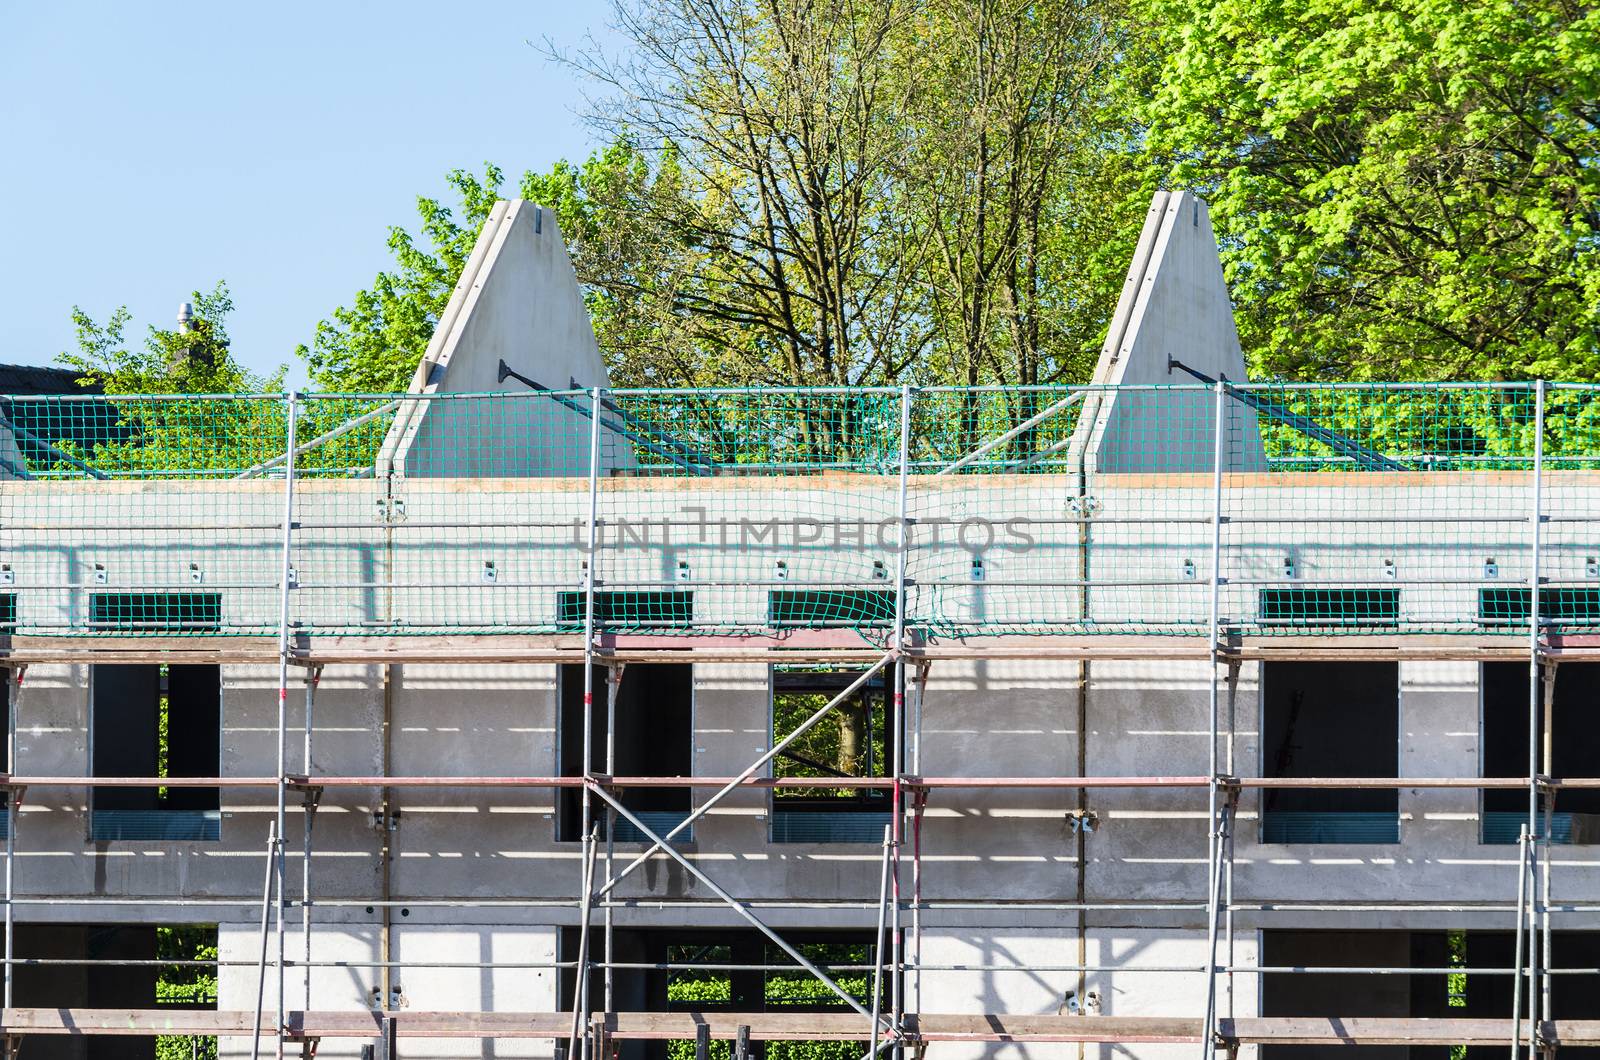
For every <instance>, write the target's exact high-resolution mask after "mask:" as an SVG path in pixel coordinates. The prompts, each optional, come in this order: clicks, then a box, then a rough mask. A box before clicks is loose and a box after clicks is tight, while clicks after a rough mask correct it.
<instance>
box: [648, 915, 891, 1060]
mask: <svg viewBox="0 0 1600 1060" xmlns="http://www.w3.org/2000/svg"><path fill="white" fill-rule="evenodd" d="M798 948H799V950H800V952H801V953H802V954H804V955H805V957H806V959H807V960H809V961H812V962H814V963H816V964H817V965H818V966H819V967H822V968H823V969H825V970H826V969H827V968H828V966H830V965H852V964H853V965H865V964H870V963H871V962H872V947H871V946H867V945H857V944H851V943H802V944H801V945H800V946H799V947H798ZM669 956H670V959H671V960H672V961H673V962H674V963H679V962H682V963H688V962H696V961H697V962H700V963H705V964H728V963H731V962H732V951H731V950H730V948H729V947H727V946H703V947H686V946H685V947H672V949H671V951H670V952H669ZM764 960H765V962H766V963H767V964H769V965H780V964H789V963H791V961H790V959H789V957H788V955H787V954H785V953H784V952H783V951H782V950H780V949H778V948H777V947H775V946H768V947H766V955H765V957H764ZM833 978H834V979H835V981H837V982H838V984H839V985H840V986H841V987H843V988H844V989H845V991H847V992H848V993H849V994H850V995H851V996H852V997H854V998H855V999H856V1000H857V1001H859V1002H861V1003H862V1004H863V1005H865V1004H868V1001H869V999H870V998H871V996H872V974H871V973H870V972H860V971H854V972H840V973H837V974H835V975H834V976H833ZM762 994H763V1002H764V1007H765V1009H767V1010H769V1011H770V1010H779V1011H781V1010H783V1009H785V1008H797V1009H799V1010H800V1011H834V1010H838V1009H842V1008H843V1007H844V1006H843V1003H842V1002H840V1001H839V998H838V995H836V994H835V993H834V992H833V991H832V990H830V989H829V988H828V987H827V986H826V985H824V984H823V983H822V982H821V981H820V980H819V979H817V978H815V977H814V976H812V975H811V973H810V972H807V971H804V970H803V969H800V968H799V967H798V966H796V968H795V970H794V971H792V972H791V971H788V970H783V971H769V972H766V973H764V974H763V987H762ZM732 1000H733V989H732V978H731V976H730V975H729V973H727V972H725V971H711V970H708V971H690V970H682V969H680V970H675V971H672V972H670V973H668V976H667V1002H668V1003H669V1004H670V1005H672V1006H673V1007H675V1008H687V1009H700V1008H712V1009H714V1008H718V1007H725V1006H727V1005H728V1004H730V1003H731V1002H732ZM861 1052H862V1050H861V1046H860V1044H859V1043H857V1042H788V1041H783V1042H767V1043H766V1055H767V1057H768V1060H859V1057H860V1056H861ZM731 1055H732V1043H730V1042H726V1041H715V1040H714V1041H712V1042H711V1049H710V1056H711V1060H728V1058H729V1057H730V1056H731ZM667 1057H668V1060H694V1042H693V1041H687V1040H679V1041H671V1042H668V1043H667Z"/></svg>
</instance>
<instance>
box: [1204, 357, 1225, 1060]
mask: <svg viewBox="0 0 1600 1060" xmlns="http://www.w3.org/2000/svg"><path fill="white" fill-rule="evenodd" d="M1212 400H1213V401H1214V402H1215V406H1214V408H1213V410H1212V439H1211V444H1212V448H1211V586H1210V590H1211V592H1210V621H1209V622H1208V623H1207V627H1208V632H1207V640H1208V644H1207V647H1208V648H1209V649H1210V660H1209V662H1208V663H1207V665H1208V666H1209V668H1210V671H1211V675H1210V676H1211V680H1210V684H1209V690H1208V695H1207V711H1206V714H1207V719H1206V726H1207V741H1206V755H1207V768H1206V774H1207V777H1208V778H1209V782H1208V783H1207V785H1206V802H1207V810H1206V822H1207V828H1208V830H1209V834H1208V836H1207V846H1206V852H1207V858H1206V866H1207V884H1208V895H1207V902H1208V904H1207V907H1206V914H1207V917H1206V919H1207V925H1208V926H1207V930H1208V931H1209V933H1210V936H1211V937H1210V946H1209V949H1208V956H1207V958H1206V1015H1205V1029H1204V1034H1203V1036H1202V1037H1203V1041H1201V1043H1200V1055H1201V1058H1202V1060H1212V1057H1213V1056H1214V1055H1215V1053H1216V1014H1217V972H1216V965H1217V952H1216V946H1217V937H1216V932H1217V915H1218V914H1217V906H1218V905H1219V904H1220V903H1221V898H1220V893H1219V892H1220V890H1221V886H1222V838H1221V835H1220V833H1219V830H1218V828H1217V821H1218V813H1219V802H1220V795H1221V778H1220V777H1219V775H1218V761H1217V739H1218V736H1217V715H1218V702H1217V700H1218V695H1217V691H1218V690H1217V666H1218V663H1219V661H1220V658H1219V657H1220V655H1221V652H1220V648H1221V643H1222V641H1221V629H1220V628H1219V627H1220V625H1221V585H1222V458H1223V454H1224V452H1225V449H1224V437H1223V410H1224V393H1223V383H1222V381H1221V380H1218V381H1217V382H1216V384H1215V385H1214V386H1213V388H1212Z"/></svg>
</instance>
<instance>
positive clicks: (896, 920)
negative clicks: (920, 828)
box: [873, 386, 911, 1055]
mask: <svg viewBox="0 0 1600 1060" xmlns="http://www.w3.org/2000/svg"><path fill="white" fill-rule="evenodd" d="M910 476H911V388H910V387H909V386H902V387H901V388H900V485H899V503H898V506H897V507H898V515H899V523H900V535H899V540H898V542H897V543H898V545H899V548H898V549H897V550H896V552H897V553H898V554H897V555H896V557H895V573H896V576H895V592H894V601H895V602H894V650H895V658H894V717H893V718H891V719H889V723H890V724H891V725H892V726H893V728H891V729H890V731H891V732H892V733H893V734H894V750H893V759H894V763H893V772H894V791H893V795H894V806H893V807H892V809H893V813H892V815H891V817H890V827H891V829H892V831H891V832H890V835H889V843H890V859H889V863H888V868H889V869H890V875H891V879H892V895H893V902H894V904H893V909H892V912H891V914H890V921H889V933H890V934H889V939H890V942H889V946H890V952H891V957H892V959H891V961H890V964H889V993H890V998H891V1001H890V1006H889V1011H890V1019H891V1021H892V1025H893V1027H894V1032H895V1037H896V1042H897V1044H896V1045H895V1047H894V1048H895V1053H896V1055H899V1054H900V1052H901V1047H900V1046H899V1044H898V1041H899V1035H900V1030H901V1023H902V1021H903V1020H904V1019H905V995H904V993H903V982H902V981H903V980H904V978H905V975H904V969H903V963H904V962H903V954H902V952H901V948H900V846H901V841H902V840H903V838H904V836H905V831H904V825H905V774H906V759H905V745H906V659H905V647H906V572H907V570H908V568H909V562H908V560H909V554H910V551H911V519H910V512H909V511H908V510H907V504H906V501H907V493H908V486H909V483H910ZM879 934H880V935H881V934H882V932H881V931H880V932H879ZM880 945H881V941H880ZM879 961H880V965H879V966H880V967H881V966H882V964H881V961H882V954H881V953H880V954H879ZM873 1028H874V1029H873V1035H874V1042H873V1045H874V1051H876V1045H877V1042H876V1035H877V1029H876V1028H877V1021H876V1020H874V1021H873Z"/></svg>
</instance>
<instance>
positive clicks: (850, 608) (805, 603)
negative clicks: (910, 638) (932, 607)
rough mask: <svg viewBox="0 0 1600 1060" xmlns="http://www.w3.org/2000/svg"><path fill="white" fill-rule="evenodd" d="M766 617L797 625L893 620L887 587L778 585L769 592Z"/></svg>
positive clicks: (883, 623) (868, 623)
mask: <svg viewBox="0 0 1600 1060" xmlns="http://www.w3.org/2000/svg"><path fill="white" fill-rule="evenodd" d="M767 620H768V621H769V622H770V623H771V624H772V625H773V626H774V627H776V628H784V627H795V626H887V625H889V624H890V623H891V622H893V621H894V593H893V592H891V591H890V590H888V589H851V590H846V589H775V590H773V591H772V592H771V593H769V594H768V595H767Z"/></svg>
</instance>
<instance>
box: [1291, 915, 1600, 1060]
mask: <svg viewBox="0 0 1600 1060" xmlns="http://www.w3.org/2000/svg"><path fill="white" fill-rule="evenodd" d="M1514 945H1515V939H1514V936H1513V934H1512V933H1511V932H1509V931H1482V932H1480V931H1460V930H1450V931H1410V932H1407V931H1397V930H1392V929H1391V930H1385V931H1299V930H1289V931H1278V930H1268V931H1264V932H1263V933H1262V938H1261V965H1262V966H1263V967H1269V968H1284V967H1323V968H1341V967H1342V968H1351V967H1354V968H1418V969H1422V968H1426V969H1439V971H1436V972H1435V971H1429V972H1417V973H1413V974H1380V973H1372V974H1362V973H1359V972H1276V973H1272V972H1269V973H1265V974H1263V975H1262V977H1261V1014H1262V1015H1263V1016H1274V1017H1280V1016H1322V1017H1335V1016H1350V1017H1357V1016H1365V1017H1384V1016H1394V1017H1411V1018H1425V1019H1447V1018H1455V1019H1494V1020H1505V1021H1507V1022H1508V1023H1509V1021H1510V1019H1511V1003H1512V977H1511V976H1510V975H1501V974H1493V973H1482V972H1480V973H1474V972H1473V971H1472V969H1474V968H1478V969H1488V968H1510V967H1512V965H1513V963H1514V962H1513V947H1514ZM1551 949H1552V954H1553V956H1554V959H1555V965H1556V967H1558V968H1561V967H1566V968H1594V967H1596V966H1597V965H1600V932H1592V931H1558V932H1555V933H1554V938H1553V941H1552V946H1551ZM1457 968H1459V969H1462V970H1461V971H1459V972H1457V971H1452V969H1457ZM1551 983H1552V989H1551V1010H1552V1012H1553V1014H1554V1015H1555V1017H1556V1018H1557V1019H1594V1018H1596V1017H1597V1016H1600V975H1556V976H1552V977H1551ZM1524 985H1526V984H1524ZM1523 998H1524V1000H1523V1005H1524V1008H1523V1013H1524V1016H1525V1017H1526V1015H1527V1012H1528V1009H1527V1005H1528V991H1527V990H1526V989H1525V990H1524V991H1523ZM1583 1051H1584V1052H1585V1053H1587V1054H1590V1055H1593V1054H1595V1053H1600V1050H1596V1049H1587V1050H1583ZM1361 1052H1362V1055H1363V1056H1367V1055H1369V1054H1370V1055H1372V1056H1380V1057H1389V1058H1392V1060H1496V1058H1498V1057H1503V1056H1504V1055H1505V1047H1504V1046H1492V1047H1491V1046H1471V1047H1466V1046H1450V1045H1440V1046H1411V1047H1409V1048H1408V1047H1406V1046H1367V1047H1363V1049H1362V1050H1361ZM1566 1052H1567V1049H1566V1048H1565V1047H1563V1049H1562V1053H1563V1055H1564V1054H1565V1053H1566ZM1348 1053H1349V1047H1348V1046H1342V1045H1334V1046H1313V1045H1264V1046H1262V1047H1261V1055H1262V1060H1342V1058H1344V1057H1346V1056H1347V1055H1348Z"/></svg>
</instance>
